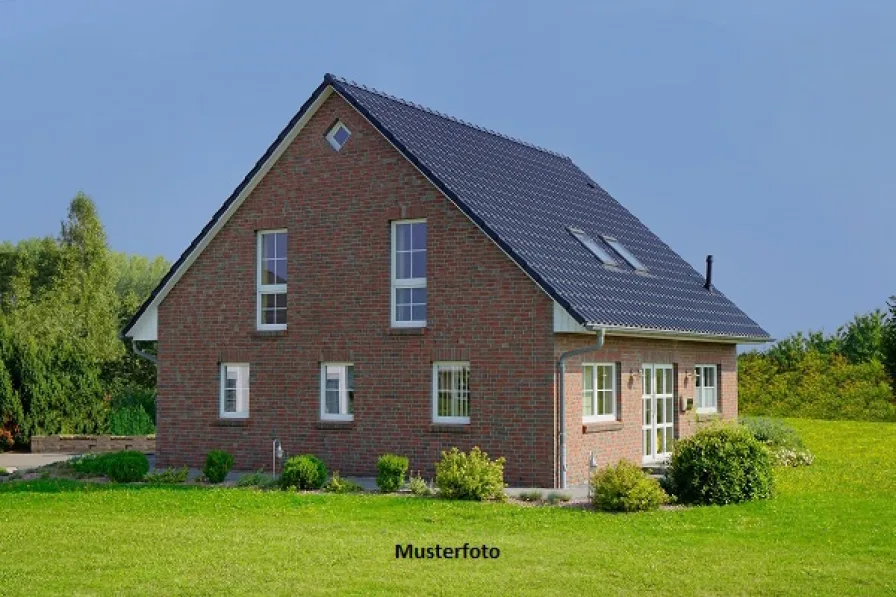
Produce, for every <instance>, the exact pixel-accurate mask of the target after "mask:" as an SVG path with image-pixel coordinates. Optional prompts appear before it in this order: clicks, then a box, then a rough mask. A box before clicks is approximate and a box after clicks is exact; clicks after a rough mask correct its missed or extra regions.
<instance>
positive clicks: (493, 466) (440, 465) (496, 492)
mask: <svg viewBox="0 0 896 597" xmlns="http://www.w3.org/2000/svg"><path fill="white" fill-rule="evenodd" d="M504 462H505V461H504V458H503V457H502V458H497V459H495V460H489V458H488V454H486V453H485V452H483V451H482V450H480V449H479V448H478V447H474V448H473V449H472V450H470V453H469V454H466V453H464V452H461V451H460V450H458V449H457V448H451V450H450V451H448V452H442V459H441V460H440V461H439V462H437V463H436V486H437V487H438V488H439V493H440V495H441V496H442V497H445V498H448V499H453V500H504V499H505V495H504Z"/></svg>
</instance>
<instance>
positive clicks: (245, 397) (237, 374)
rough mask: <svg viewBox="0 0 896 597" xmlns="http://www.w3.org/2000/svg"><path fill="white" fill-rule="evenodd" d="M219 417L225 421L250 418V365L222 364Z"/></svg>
mask: <svg viewBox="0 0 896 597" xmlns="http://www.w3.org/2000/svg"><path fill="white" fill-rule="evenodd" d="M219 415H220V416H221V417H222V418H225V419H245V418H246V417H248V416H249V365H247V364H245V363H221V399H220V409H219Z"/></svg>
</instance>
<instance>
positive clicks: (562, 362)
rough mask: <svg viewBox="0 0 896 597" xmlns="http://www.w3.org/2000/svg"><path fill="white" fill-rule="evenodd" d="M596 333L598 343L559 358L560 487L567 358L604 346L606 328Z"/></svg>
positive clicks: (563, 461)
mask: <svg viewBox="0 0 896 597" xmlns="http://www.w3.org/2000/svg"><path fill="white" fill-rule="evenodd" d="M595 333H596V334H597V344H594V345H592V346H583V347H582V348H574V349H573V350H567V351H566V352H564V353H563V354H561V355H560V358H559V359H558V360H557V367H558V369H559V370H560V381H559V384H558V394H559V395H560V396H559V398H560V433H559V438H558V439H559V440H560V465H559V466H560V489H566V393H565V391H564V380H565V378H566V359H568V358H570V357H574V356H577V355H580V354H584V353H586V352H593V351H595V350H600V349H601V348H603V347H604V336H605V335H606V330H605V329H604V328H598V329H597V330H596V332H595Z"/></svg>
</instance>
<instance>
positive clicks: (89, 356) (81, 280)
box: [0, 193, 166, 443]
mask: <svg viewBox="0 0 896 597" xmlns="http://www.w3.org/2000/svg"><path fill="white" fill-rule="evenodd" d="M165 266H166V263H165V262H164V260H159V259H156V260H155V261H153V262H149V261H148V260H146V259H145V258H139V257H133V256H118V255H116V254H113V253H112V252H111V251H109V249H108V247H107V244H106V235H105V231H104V230H103V226H102V223H101V222H100V220H99V217H98V215H97V212H96V207H95V206H94V204H93V202H92V201H91V200H90V198H88V197H87V196H86V195H84V194H83V193H79V194H78V195H77V196H76V197H75V198H74V199H73V200H72V202H71V204H70V206H69V210H68V216H67V218H66V220H65V221H64V222H63V224H62V230H61V233H60V235H59V237H58V238H50V237H47V238H42V239H28V240H24V241H22V242H20V243H18V244H16V245H12V244H10V243H0V428H5V429H7V430H8V431H11V432H12V433H13V435H14V436H15V438H16V441H18V442H21V443H27V442H28V441H29V439H30V437H31V436H32V435H35V434H56V433H103V432H104V431H105V430H106V425H107V417H108V411H109V405H108V399H109V396H110V395H113V394H115V393H116V392H118V391H119V390H120V389H121V388H123V387H125V386H128V385H133V384H136V385H137V386H139V387H141V388H148V389H152V388H154V387H155V368H154V367H153V365H152V364H151V363H148V362H146V361H144V360H142V359H138V358H137V357H135V356H134V355H133V354H132V353H131V351H130V350H129V349H128V348H127V347H126V346H125V344H124V343H123V342H122V341H121V340H120V339H119V338H118V330H119V329H120V327H121V325H122V324H123V322H124V321H125V320H126V319H127V317H129V316H130V315H131V314H133V312H134V310H135V309H136V306H137V304H139V302H141V301H142V300H143V299H145V298H146V296H147V295H148V293H149V291H150V289H151V287H152V285H153V283H154V282H155V281H157V280H158V279H159V278H160V277H161V275H162V274H161V272H163V271H164V269H165V268H166V267H165ZM147 413H148V414H149V415H150V416H151V417H152V416H154V414H153V413H152V412H150V411H148V410H147Z"/></svg>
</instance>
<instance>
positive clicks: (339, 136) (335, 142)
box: [327, 120, 352, 151]
mask: <svg viewBox="0 0 896 597" xmlns="http://www.w3.org/2000/svg"><path fill="white" fill-rule="evenodd" d="M351 136H352V132H351V131H350V130H348V127H346V126H345V125H344V124H342V122H340V121H338V120H337V121H336V124H334V125H333V126H332V127H331V128H330V130H329V131H328V132H327V142H328V143H329V144H330V147H332V148H333V149H335V150H336V151H339V150H340V149H342V146H343V145H345V142H346V141H348V138H349V137H351Z"/></svg>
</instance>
